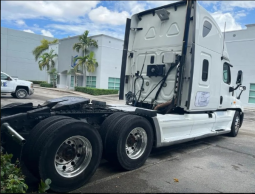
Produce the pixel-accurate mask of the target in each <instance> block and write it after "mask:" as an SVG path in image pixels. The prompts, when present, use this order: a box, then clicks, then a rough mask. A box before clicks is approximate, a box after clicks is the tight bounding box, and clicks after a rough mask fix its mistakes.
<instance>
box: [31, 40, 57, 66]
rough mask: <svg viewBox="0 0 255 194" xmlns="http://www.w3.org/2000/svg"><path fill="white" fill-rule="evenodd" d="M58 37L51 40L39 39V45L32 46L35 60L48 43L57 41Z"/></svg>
mask: <svg viewBox="0 0 255 194" xmlns="http://www.w3.org/2000/svg"><path fill="white" fill-rule="evenodd" d="M57 42H58V39H55V40H53V41H48V40H46V39H42V40H41V45H40V46H37V47H35V48H34V50H33V51H32V52H33V55H34V56H35V61H37V60H38V58H39V57H40V56H41V54H42V53H43V51H46V50H47V49H48V48H49V44H53V43H57Z"/></svg>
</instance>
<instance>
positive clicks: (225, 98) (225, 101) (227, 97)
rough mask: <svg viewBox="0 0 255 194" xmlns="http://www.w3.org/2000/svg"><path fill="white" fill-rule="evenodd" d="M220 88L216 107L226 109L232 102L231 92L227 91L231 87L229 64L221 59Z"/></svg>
mask: <svg viewBox="0 0 255 194" xmlns="http://www.w3.org/2000/svg"><path fill="white" fill-rule="evenodd" d="M221 72H222V73H221V76H220V77H219V79H221V89H220V96H219V107H218V109H226V108H229V107H231V103H233V102H232V98H231V96H232V92H229V88H230V87H231V70H230V65H229V64H228V63H227V62H226V61H223V63H222V70H221Z"/></svg>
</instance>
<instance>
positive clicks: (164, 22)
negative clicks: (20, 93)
mask: <svg viewBox="0 0 255 194" xmlns="http://www.w3.org/2000/svg"><path fill="white" fill-rule="evenodd" d="M231 67H232V65H231V61H230V59H229V56H228V52H227V49H226V46H225V43H224V35H223V34H222V33H221V30H220V28H219V26H218V25H217V23H216V22H215V20H214V19H213V18H212V16H211V15H210V14H209V13H208V12H207V11H206V10H205V9H204V8H202V7H201V6H200V5H199V4H198V3H197V2H196V1H180V2H176V3H172V4H169V5H165V6H162V7H158V8H155V9H151V10H147V11H144V12H141V13H138V14H135V15H133V16H132V18H131V19H127V23H126V31H125V40H124V49H123V58H122V69H121V86H120V91H119V98H120V99H124V100H125V101H126V105H106V103H105V102H99V101H93V100H92V101H91V102H90V100H89V99H86V98H81V97H63V98H58V99H52V100H48V101H46V102H45V103H44V104H42V105H39V106H37V107H34V106H32V103H27V104H22V105H15V104H14V105H13V104H9V105H7V106H6V107H3V108H2V109H1V133H2V135H1V138H2V145H3V147H4V148H5V149H6V150H7V151H8V150H10V151H9V152H13V153H14V152H17V154H16V155H17V156H19V157H20V158H21V161H22V163H23V164H24V166H26V167H27V168H28V170H30V172H31V173H33V174H34V175H35V177H37V178H38V179H43V180H45V179H47V178H50V179H51V181H52V183H51V189H52V190H53V191H59V192H66V191H70V190H74V189H76V188H78V187H80V186H82V185H84V184H85V183H86V182H87V181H88V180H89V179H90V177H91V176H92V175H93V174H94V172H95V170H96V169H97V167H98V165H99V163H100V160H101V156H102V155H103V157H104V158H105V159H107V160H108V161H110V162H113V163H115V164H117V165H119V166H121V167H122V168H123V169H125V170H133V169H137V168H139V167H141V166H142V165H143V164H144V162H145V161H146V159H147V158H148V156H149V154H150V152H151V149H152V147H156V148H157V147H162V146H168V145H172V144H176V143H180V142H185V141H191V140H196V139H199V138H203V137H207V136H215V135H221V134H229V135H230V136H232V137H235V136H236V135H237V134H238V130H239V128H240V127H241V125H242V122H243V117H244V114H243V107H242V105H241V102H240V100H239V99H240V95H241V92H242V91H243V90H245V86H241V84H242V71H239V72H238V75H237V79H236V80H234V79H231ZM237 88H240V89H241V91H240V92H237V91H236V89H237ZM20 145H21V146H20ZM21 150H22V151H21Z"/></svg>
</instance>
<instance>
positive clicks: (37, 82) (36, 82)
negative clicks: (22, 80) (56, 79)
mask: <svg viewBox="0 0 255 194" xmlns="http://www.w3.org/2000/svg"><path fill="white" fill-rule="evenodd" d="M29 81H30V82H33V84H41V83H47V82H46V81H34V80H29Z"/></svg>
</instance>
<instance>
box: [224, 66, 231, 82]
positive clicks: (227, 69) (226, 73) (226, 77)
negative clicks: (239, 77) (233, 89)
mask: <svg viewBox="0 0 255 194" xmlns="http://www.w3.org/2000/svg"><path fill="white" fill-rule="evenodd" d="M223 81H224V82H225V83H226V84H230V83H231V74H230V66H229V65H228V64H227V63H224V64H223Z"/></svg>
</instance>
